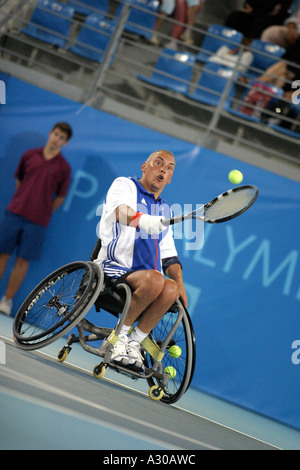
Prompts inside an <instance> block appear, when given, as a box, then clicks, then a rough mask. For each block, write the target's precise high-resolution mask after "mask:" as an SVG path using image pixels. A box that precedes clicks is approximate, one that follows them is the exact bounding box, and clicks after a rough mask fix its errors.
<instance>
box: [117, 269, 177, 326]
mask: <svg viewBox="0 0 300 470" xmlns="http://www.w3.org/2000/svg"><path fill="white" fill-rule="evenodd" d="M126 282H127V283H128V284H129V285H130V286H131V287H132V288H133V290H134V292H133V294H132V301H131V304H130V308H129V311H128V314H127V318H126V320H125V323H124V324H125V325H127V326H129V325H132V324H133V322H134V321H135V320H136V319H137V318H138V317H139V315H140V314H141V313H143V314H142V316H141V318H140V319H139V322H138V327H139V329H140V330H141V331H143V332H144V333H149V332H150V331H151V330H152V329H153V328H154V326H155V325H156V324H157V323H158V322H159V320H160V319H161V318H162V317H163V315H164V314H165V313H166V312H167V310H168V309H169V308H170V307H171V305H173V303H174V301H175V300H176V298H178V287H177V284H176V282H175V281H172V280H171V279H165V278H164V276H163V275H162V274H161V273H159V272H158V271H154V270H149V271H148V270H147V271H146V270H145V271H136V272H134V273H132V274H130V275H129V276H128V277H127V278H126Z"/></svg>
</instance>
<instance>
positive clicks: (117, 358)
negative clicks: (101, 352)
mask: <svg viewBox="0 0 300 470" xmlns="http://www.w3.org/2000/svg"><path fill="white" fill-rule="evenodd" d="M127 344H128V336H127V335H119V337H118V339H117V341H116V344H115V345H114V347H113V350H112V355H111V360H112V361H114V362H116V363H119V364H120V365H123V366H127V365H128V364H129V358H128V354H127Z"/></svg>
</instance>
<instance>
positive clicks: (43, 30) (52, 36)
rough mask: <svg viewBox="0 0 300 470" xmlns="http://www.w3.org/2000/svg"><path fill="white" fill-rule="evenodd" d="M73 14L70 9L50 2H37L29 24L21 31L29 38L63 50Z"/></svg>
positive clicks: (48, 0) (49, 0)
mask: <svg viewBox="0 0 300 470" xmlns="http://www.w3.org/2000/svg"><path fill="white" fill-rule="evenodd" d="M73 14H74V10H73V8H72V7H70V6H68V5H64V4H62V3H58V2H55V1H52V0H39V2H38V4H37V6H36V8H35V10H34V12H33V14H32V17H31V19H30V22H29V23H30V24H28V25H27V26H26V28H22V29H21V31H22V32H23V33H25V34H27V35H29V36H31V37H34V38H36V39H39V40H40V41H44V42H47V43H50V44H52V45H53V46H57V47H61V48H64V47H65V46H66V43H67V40H68V35H69V32H70V27H71V21H72V17H73Z"/></svg>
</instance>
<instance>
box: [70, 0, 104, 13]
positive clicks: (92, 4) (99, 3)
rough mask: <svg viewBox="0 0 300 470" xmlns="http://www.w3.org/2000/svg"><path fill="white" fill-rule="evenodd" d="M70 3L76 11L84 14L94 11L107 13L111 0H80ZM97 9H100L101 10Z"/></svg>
mask: <svg viewBox="0 0 300 470" xmlns="http://www.w3.org/2000/svg"><path fill="white" fill-rule="evenodd" d="M68 5H69V6H71V7H72V8H74V11H75V12H76V13H81V14H82V15H91V14H93V13H100V14H101V13H106V12H107V11H108V7H109V0H78V1H76V2H72V1H69V2H68ZM95 10H100V11H99V12H97V11H95Z"/></svg>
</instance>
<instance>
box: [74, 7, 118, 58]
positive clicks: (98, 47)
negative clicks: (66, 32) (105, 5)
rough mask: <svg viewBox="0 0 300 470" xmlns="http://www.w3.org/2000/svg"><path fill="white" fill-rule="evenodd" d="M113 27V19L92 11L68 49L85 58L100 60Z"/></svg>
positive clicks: (114, 23) (114, 24) (114, 25)
mask: <svg viewBox="0 0 300 470" xmlns="http://www.w3.org/2000/svg"><path fill="white" fill-rule="evenodd" d="M115 27H116V22H115V21H114V20H108V19H106V18H105V17H104V15H98V14H96V13H93V14H92V15H89V16H88V17H87V18H86V20H85V22H84V24H83V26H82V28H81V30H80V33H79V35H78V37H77V39H76V41H75V44H74V45H73V46H72V47H70V48H69V50H70V51H71V52H73V53H74V54H78V55H80V56H83V57H85V58H87V59H90V60H93V61H95V62H101V61H102V58H103V54H104V52H105V50H106V48H107V45H108V43H109V40H110V38H111V35H112V33H113V31H114V29H115Z"/></svg>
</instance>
